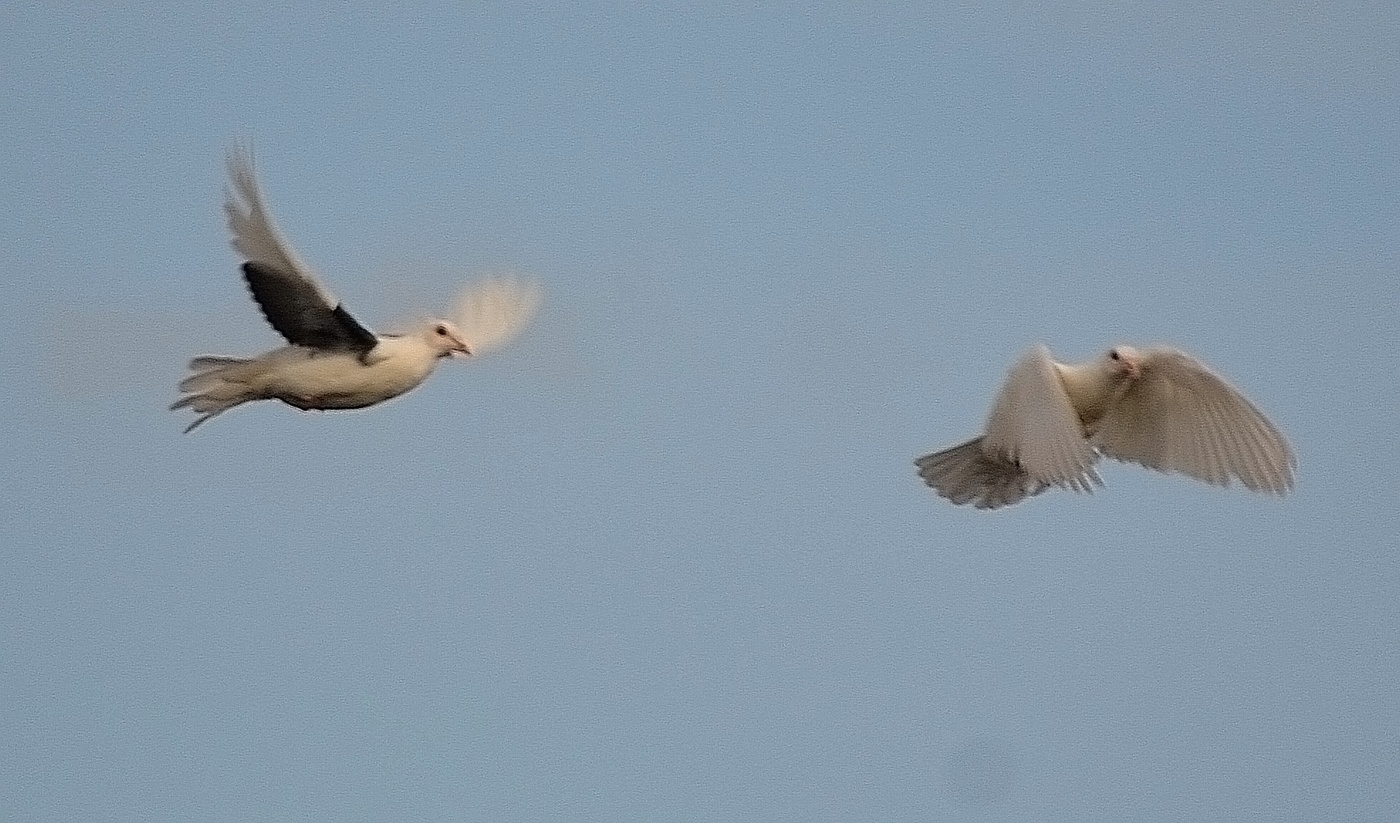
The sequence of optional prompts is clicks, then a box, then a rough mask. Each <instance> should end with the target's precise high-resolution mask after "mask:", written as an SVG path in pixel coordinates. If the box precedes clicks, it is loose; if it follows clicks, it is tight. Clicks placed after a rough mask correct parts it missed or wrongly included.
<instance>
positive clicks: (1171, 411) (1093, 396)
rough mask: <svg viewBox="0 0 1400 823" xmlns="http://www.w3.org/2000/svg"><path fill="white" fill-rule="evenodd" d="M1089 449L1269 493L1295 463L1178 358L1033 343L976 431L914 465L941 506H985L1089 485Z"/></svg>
mask: <svg viewBox="0 0 1400 823" xmlns="http://www.w3.org/2000/svg"><path fill="white" fill-rule="evenodd" d="M1100 455H1107V456H1109V457H1112V458H1115V459H1118V460H1124V461H1128V462H1133V463H1141V464H1142V465H1144V466H1147V467H1148V468H1152V469H1157V470H1159V471H1163V472H1180V473H1182V474H1186V475H1189V476H1191V477H1194V478H1196V479H1198V480H1203V481H1205V482H1207V483H1212V484H1214V485H1217V486H1227V485H1229V484H1230V482H1231V481H1232V480H1238V481H1239V482H1240V483H1242V484H1244V486H1245V488H1247V489H1250V490H1252V491H1257V492H1266V493H1270V494H1279V495H1281V494H1284V493H1286V492H1288V491H1289V490H1290V489H1292V488H1293V470H1294V468H1295V467H1296V466H1297V460H1296V458H1295V457H1294V455H1293V450H1292V449H1291V448H1289V445H1288V442H1287V441H1286V440H1285V439H1284V437H1283V435H1282V434H1280V433H1279V431H1278V429H1276V428H1274V425H1273V424H1272V423H1270V422H1269V420H1268V418H1266V417H1265V416H1264V415H1263V413H1262V412H1260V411H1259V410H1258V409H1257V408H1255V407H1254V405H1253V404H1252V403H1250V402H1249V401H1248V400H1247V399H1245V397H1244V395H1242V394H1240V393H1239V392H1238V391H1236V390H1235V389H1234V388H1233V387H1232V386H1231V385H1230V384H1229V383H1227V382H1225V380H1224V379H1223V378H1221V377H1219V376H1218V375H1216V374H1215V373H1214V372H1212V371H1211V370H1210V369H1208V368H1206V367H1205V365H1203V364H1202V363H1200V362H1199V361H1197V360H1196V359H1195V358H1193V357H1191V356H1190V355H1188V354H1184V353H1182V352H1180V351H1177V350H1176V349H1172V348H1165V347H1162V348H1150V349H1144V350H1142V351H1138V350H1137V349H1134V348H1132V347H1130V346H1119V347H1117V348H1114V349H1112V350H1111V351H1109V352H1108V353H1107V354H1105V355H1104V356H1102V357H1100V358H1098V359H1095V360H1091V361H1089V362H1087V363H1080V364H1078V365H1073V366H1070V365H1065V364H1063V363H1057V362H1055V361H1054V360H1053V359H1052V358H1051V356H1050V351H1049V350H1048V349H1046V348H1045V346H1043V345H1042V346H1036V347H1034V348H1032V349H1031V350H1030V351H1028V352H1026V354H1024V355H1023V356H1022V357H1021V359H1020V360H1018V361H1017V362H1016V364H1015V365H1014V366H1012V367H1011V372H1010V373H1009V374H1008V375H1007V377H1006V383H1005V384H1004V385H1003V386H1002V389H1001V393H1000V394H999V395H997V398H996V401H995V402H994V403H993V404H992V411H991V414H989V415H988V417H987V426H986V433H985V434H983V435H982V436H980V437H975V438H973V439H972V440H969V441H967V442H966V443H962V444H960V445H957V446H953V447H952V448H949V449H944V450H943V451H940V452H936V453H934V454H929V455H925V456H923V457H920V458H919V459H917V460H915V461H914V463H915V465H916V466H917V467H918V470H919V476H920V477H922V478H923V480H924V482H925V483H927V484H928V485H929V486H931V487H932V488H933V489H934V491H936V492H938V493H939V494H940V495H942V496H943V497H946V498H947V499H948V500H950V501H952V502H953V503H957V504H963V503H972V504H973V505H975V506H976V507H978V508H982V509H995V508H999V507H1001V506H1007V505H1010V504H1012V503H1017V502H1020V501H1021V500H1023V499H1024V498H1026V497H1030V496H1032V495H1036V494H1040V493H1041V492H1043V491H1045V490H1046V489H1048V488H1050V487H1051V486H1059V487H1061V488H1066V489H1072V490H1074V491H1092V490H1093V487H1094V486H1099V485H1103V481H1102V480H1100V479H1099V475H1098V472H1097V471H1095V469H1094V464H1095V463H1096V462H1097V460H1098V458H1099V456H1100Z"/></svg>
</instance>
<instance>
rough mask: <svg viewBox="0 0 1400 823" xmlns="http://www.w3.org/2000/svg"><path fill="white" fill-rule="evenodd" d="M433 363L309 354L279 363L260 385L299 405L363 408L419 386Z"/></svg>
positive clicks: (266, 390)
mask: <svg viewBox="0 0 1400 823" xmlns="http://www.w3.org/2000/svg"><path fill="white" fill-rule="evenodd" d="M432 365H433V364H432V363H431V362H429V363H427V364H426V367H420V366H419V365H418V364H415V363H402V362H395V361H393V360H386V361H381V362H378V363H375V364H373V365H368V366H367V365H365V364H364V363H362V362H360V359H359V358H358V357H356V356H355V355H340V354H337V355H330V356H322V357H309V358H306V359H303V360H298V361H296V362H290V363H285V364H282V365H280V367H279V368H277V369H275V370H273V371H272V372H270V373H269V374H267V375H266V380H265V382H264V385H263V386H262V387H261V388H262V389H263V393H264V395H265V396H267V397H274V398H276V399H278V400H281V401H282V402H284V403H287V404H288V405H291V406H295V407H297V408H299V409H362V408H364V407H366V406H373V405H374V404H376V403H382V402H384V401H385V400H388V399H390V398H392V397H397V396H398V395H400V394H403V393H404V392H406V391H408V390H409V389H412V388H413V387H415V386H417V385H418V384H419V383H421V382H423V379H424V378H425V377H427V376H428V372H429V371H431V370H432Z"/></svg>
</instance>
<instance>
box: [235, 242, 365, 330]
mask: <svg viewBox="0 0 1400 823" xmlns="http://www.w3.org/2000/svg"><path fill="white" fill-rule="evenodd" d="M243 279H245V280H247V281H248V290H249V291H251V292H252V293H253V299H254V300H256V301H258V306H260V307H261V308H262V313H263V316H264V317H266V318H267V322H268V323H269V324H271V325H272V328H274V329H276V330H277V332H278V333H279V334H281V335H282V336H283V337H285V338H287V342H289V343H292V344H294V345H297V346H307V347H309V348H313V349H326V350H330V351H353V352H360V353H364V352H367V351H369V350H370V349H372V348H374V346H375V344H376V343H378V342H379V340H378V338H376V337H375V336H374V334H373V333H372V332H370V331H369V330H368V329H366V328H365V327H364V326H361V325H360V324H359V323H358V322H356V320H355V318H353V317H351V316H350V312H348V311H346V310H345V307H344V306H341V305H340V304H338V303H337V304H336V305H334V306H332V305H329V304H328V301H327V300H326V297H325V295H324V294H323V293H322V292H321V290H320V289H318V288H317V287H316V284H315V283H314V282H312V281H310V280H308V279H307V278H305V277H302V276H301V275H299V274H297V273H296V272H288V271H283V270H282V269H279V268H276V267H274V266H269V265H267V264H266V263H259V262H257V261H253V260H250V261H248V262H247V263H244V264H243Z"/></svg>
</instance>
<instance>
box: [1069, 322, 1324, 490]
mask: <svg viewBox="0 0 1400 823" xmlns="http://www.w3.org/2000/svg"><path fill="white" fill-rule="evenodd" d="M1141 368H1142V375H1141V376H1140V377H1139V378H1138V379H1137V380H1136V381H1134V382H1133V384H1132V385H1131V386H1130V387H1129V388H1128V390H1127V391H1126V392H1125V393H1124V394H1123V396H1122V397H1121V398H1120V399H1119V400H1118V402H1117V403H1115V404H1114V405H1113V407H1112V408H1110V409H1109V411H1108V413H1107V414H1106V415H1104V418H1103V419H1102V420H1101V421H1100V423H1099V429H1098V431H1097V432H1095V434H1094V438H1093V442H1094V445H1095V446H1097V447H1098V448H1099V450H1100V451H1101V452H1103V453H1104V454H1106V455H1108V456H1109V457H1113V458H1116V459H1118V460H1125V461H1130V462H1134V463H1141V464H1142V465H1144V466H1147V467H1149V468H1153V469H1157V470H1159V471H1164V472H1181V473H1182V474H1187V475H1190V476H1191V477H1195V478H1197V479H1199V480H1204V481H1205V482H1207V483H1213V484H1215V485H1217V486H1226V485H1229V483H1230V481H1231V479H1235V478H1237V479H1239V481H1240V482H1241V483H1243V484H1244V485H1245V487H1246V488H1249V489H1252V490H1254V491H1262V492H1269V493H1272V494H1283V493H1285V492H1287V491H1288V490H1289V489H1291V488H1292V487H1293V469H1294V467H1296V466H1297V459H1296V458H1295V457H1294V455H1293V450H1292V449H1291V448H1289V446H1288V442H1287V441H1286V440H1285V439H1284V437H1283V435H1282V434H1280V433H1279V431H1278V429H1276V428H1274V425H1273V424H1272V423H1270V422H1269V420H1268V418H1266V417H1265V416H1264V415H1263V413H1262V412H1260V411H1259V410H1258V409H1257V408H1255V407H1254V404H1252V403H1250V402H1249V400H1247V399H1246V398H1245V397H1244V395H1242V394H1240V393H1239V392H1238V391H1236V390H1235V388H1234V387H1232V386H1231V385H1230V384H1229V383H1227V382H1225V380H1224V379H1223V378H1221V377H1220V376H1218V375H1216V374H1215V373H1214V372H1212V371H1211V370H1210V369H1208V368H1206V366H1205V365H1204V364H1202V363H1201V362H1200V361H1198V360H1196V359H1195V358H1193V357H1191V356H1190V355H1187V354H1185V353H1183V352H1179V351H1177V350H1175V349H1170V348H1156V349H1149V350H1147V351H1145V352H1143V354H1142V360H1141Z"/></svg>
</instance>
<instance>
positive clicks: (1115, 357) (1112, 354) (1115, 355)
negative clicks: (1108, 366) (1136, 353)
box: [1108, 349, 1119, 360]
mask: <svg viewBox="0 0 1400 823" xmlns="http://www.w3.org/2000/svg"><path fill="white" fill-rule="evenodd" d="M1108 359H1109V360H1118V359H1119V357H1118V350H1117V349H1114V350H1113V351H1110V352H1109V353H1108Z"/></svg>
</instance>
